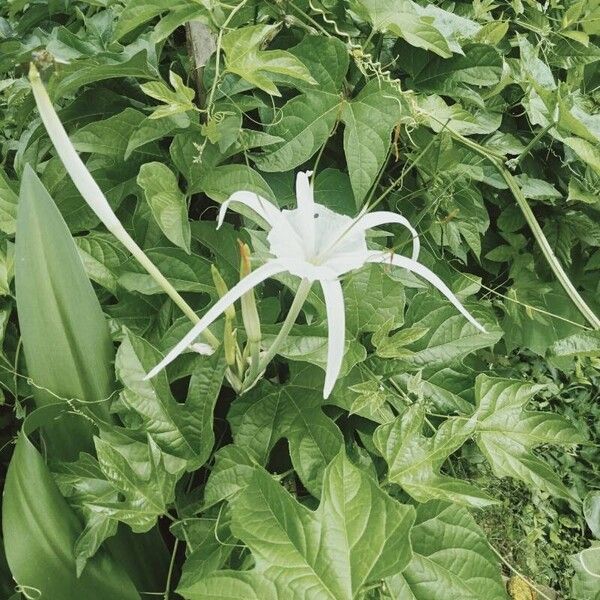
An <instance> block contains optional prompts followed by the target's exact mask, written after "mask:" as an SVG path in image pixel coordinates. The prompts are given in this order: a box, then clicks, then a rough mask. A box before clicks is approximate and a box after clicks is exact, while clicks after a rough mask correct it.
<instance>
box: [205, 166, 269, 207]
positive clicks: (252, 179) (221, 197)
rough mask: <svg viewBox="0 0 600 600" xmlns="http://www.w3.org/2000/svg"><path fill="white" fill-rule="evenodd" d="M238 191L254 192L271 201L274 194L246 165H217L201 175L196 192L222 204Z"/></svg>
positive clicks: (255, 172) (256, 173) (261, 178)
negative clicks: (202, 193)
mask: <svg viewBox="0 0 600 600" xmlns="http://www.w3.org/2000/svg"><path fill="white" fill-rule="evenodd" d="M240 190H246V191H249V192H255V193H257V194H259V195H260V196H262V197H263V198H266V199H267V200H273V199H274V194H273V191H272V190H271V188H270V187H269V185H268V184H267V182H266V181H265V180H264V179H263V177H262V176H261V175H260V174H259V173H258V172H257V171H255V170H254V169H252V168H251V167H248V166H247V165H219V166H218V167H214V168H211V169H209V170H207V171H206V172H204V173H203V174H202V177H201V179H200V181H199V185H198V187H197V191H202V192H204V193H205V194H206V195H207V196H208V197H209V198H212V199H213V200H216V201H217V202H224V201H225V200H227V198H229V196H231V194H233V193H234V192H238V191H240Z"/></svg>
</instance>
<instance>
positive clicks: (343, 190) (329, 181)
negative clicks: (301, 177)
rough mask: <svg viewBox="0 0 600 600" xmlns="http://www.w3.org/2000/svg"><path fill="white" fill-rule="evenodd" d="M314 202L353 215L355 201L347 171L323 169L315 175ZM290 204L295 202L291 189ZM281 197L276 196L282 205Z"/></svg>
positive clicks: (283, 203) (354, 213) (354, 212)
mask: <svg viewBox="0 0 600 600" xmlns="http://www.w3.org/2000/svg"><path fill="white" fill-rule="evenodd" d="M313 185H314V193H315V202H318V203H319V204H323V205H324V206H327V208H330V209H331V210H333V211H335V212H337V213H341V214H344V215H348V216H350V217H354V216H355V215H356V209H357V205H356V201H355V199H354V194H353V192H352V186H351V183H350V178H349V177H348V174H347V173H344V172H342V171H339V170H338V169H323V170H319V172H318V173H317V174H316V175H315V180H314V184H313ZM291 196H292V198H293V199H292V201H291V203H290V204H291V205H292V206H293V205H295V203H296V195H295V192H294V191H293V190H291ZM282 200H283V198H281V197H280V196H279V195H278V196H277V201H278V204H279V205H280V206H284V205H285V202H282Z"/></svg>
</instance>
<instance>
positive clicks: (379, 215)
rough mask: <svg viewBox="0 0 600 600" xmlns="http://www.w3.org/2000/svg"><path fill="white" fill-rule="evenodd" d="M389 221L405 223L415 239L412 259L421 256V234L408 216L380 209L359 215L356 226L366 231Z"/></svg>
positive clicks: (399, 223)
mask: <svg viewBox="0 0 600 600" xmlns="http://www.w3.org/2000/svg"><path fill="white" fill-rule="evenodd" d="M388 223H398V225H404V227H406V228H407V229H408V230H409V231H410V233H411V235H412V239H413V250H412V259H413V260H417V258H419V251H420V250H421V243H420V242H419V234H418V233H417V230H416V229H415V228H414V227H413V226H412V225H411V224H410V221H409V220H408V219H407V218H406V217H403V216H402V215H398V214H396V213H393V212H390V211H387V210H379V211H376V212H372V213H367V214H365V215H363V216H361V217H359V218H358V219H357V221H356V224H355V225H354V227H358V228H360V229H362V230H363V231H366V230H367V229H372V228H373V227H378V226H379V225H386V224H388Z"/></svg>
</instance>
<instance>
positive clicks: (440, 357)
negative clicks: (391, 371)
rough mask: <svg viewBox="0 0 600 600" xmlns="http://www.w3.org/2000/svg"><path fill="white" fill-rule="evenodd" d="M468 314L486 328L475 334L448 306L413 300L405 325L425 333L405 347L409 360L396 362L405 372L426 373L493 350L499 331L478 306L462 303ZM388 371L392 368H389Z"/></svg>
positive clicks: (427, 298) (425, 297) (423, 297)
mask: <svg viewBox="0 0 600 600" xmlns="http://www.w3.org/2000/svg"><path fill="white" fill-rule="evenodd" d="M465 306H466V307H467V309H468V310H469V311H470V312H471V314H472V315H473V316H474V317H475V318H476V319H477V320H478V321H479V322H480V323H482V324H484V326H485V328H486V333H482V332H481V331H478V330H477V329H476V328H475V327H473V325H471V324H470V323H469V322H468V321H467V320H466V319H465V318H464V317H463V316H462V315H461V314H459V313H457V312H456V309H455V308H454V307H453V306H452V305H451V304H450V303H449V302H446V301H443V300H440V299H438V298H435V297H432V296H431V293H430V292H421V293H420V294H418V295H416V296H414V297H413V299H412V301H411V303H410V306H409V309H408V312H407V314H406V321H405V322H406V325H408V326H410V327H420V328H424V329H427V330H428V331H427V333H426V334H425V335H424V336H423V337H421V338H420V339H418V340H417V341H416V342H414V343H413V344H410V345H409V346H408V349H409V350H411V351H412V354H411V355H410V356H405V357H403V358H402V359H399V364H402V365H403V367H404V368H405V369H410V370H417V369H426V370H427V371H433V370H434V369H436V368H438V369H439V368H441V367H444V366H449V365H451V364H452V363H453V362H455V361H457V360H459V359H462V358H463V357H465V356H466V355H468V354H470V353H472V352H474V351H475V350H479V349H480V348H486V347H488V346H493V345H494V344H495V343H496V342H497V341H498V340H499V339H500V338H501V337H502V331H501V330H500V328H499V327H498V325H497V324H496V323H495V322H494V321H492V320H491V319H492V317H491V315H490V313H489V312H488V311H486V310H485V309H484V308H483V307H481V305H476V304H472V303H469V302H466V303H465ZM390 368H391V365H390Z"/></svg>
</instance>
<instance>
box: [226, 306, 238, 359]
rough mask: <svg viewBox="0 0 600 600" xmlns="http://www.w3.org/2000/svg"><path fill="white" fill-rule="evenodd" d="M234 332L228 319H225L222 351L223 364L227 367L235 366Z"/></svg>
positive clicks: (235, 341) (235, 346) (235, 343)
mask: <svg viewBox="0 0 600 600" xmlns="http://www.w3.org/2000/svg"><path fill="white" fill-rule="evenodd" d="M236 338H237V336H236V330H235V329H233V323H232V321H231V319H230V318H228V317H225V329H224V330H223V349H224V350H225V362H226V363H227V365H228V366H229V367H233V365H235V355H236V351H237V340H236Z"/></svg>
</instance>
